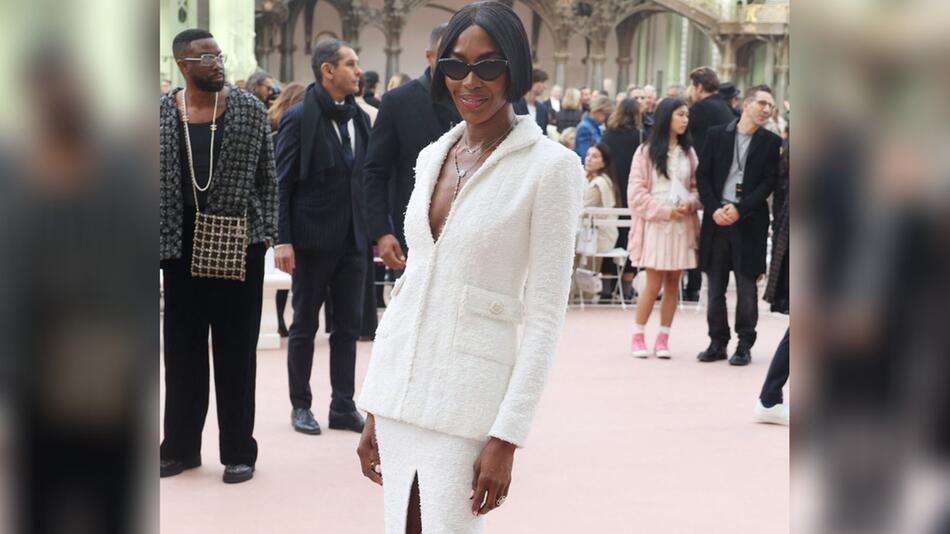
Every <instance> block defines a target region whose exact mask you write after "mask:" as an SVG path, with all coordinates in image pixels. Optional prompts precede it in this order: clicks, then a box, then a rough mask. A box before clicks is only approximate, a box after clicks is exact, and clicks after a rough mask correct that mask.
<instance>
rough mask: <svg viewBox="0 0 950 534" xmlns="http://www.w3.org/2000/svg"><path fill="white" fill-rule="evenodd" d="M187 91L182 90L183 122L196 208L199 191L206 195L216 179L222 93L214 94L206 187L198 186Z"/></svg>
mask: <svg viewBox="0 0 950 534" xmlns="http://www.w3.org/2000/svg"><path fill="white" fill-rule="evenodd" d="M185 91H187V89H182V90H181V121H182V122H183V123H185V146H186V147H187V148H188V169H189V170H190V171H191V183H192V185H193V186H194V189H193V190H192V192H193V193H194V195H195V206H197V205H198V191H201V192H202V193H204V192H205V191H207V190H208V189H210V188H211V180H212V179H213V178H214V132H215V131H216V130H217V129H218V124H217V122H218V95H220V94H221V93H220V91H219V92H217V93H215V94H214V110H213V111H212V112H211V153H210V154H209V155H208V183H207V184H205V186H204V187H201V186H200V185H198V177H197V175H196V174H195V160H194V156H193V155H192V150H191V135H189V133H188V124H189V123H188V98H187V95H186V94H185Z"/></svg>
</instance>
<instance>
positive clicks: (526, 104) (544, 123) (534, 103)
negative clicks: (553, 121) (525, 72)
mask: <svg viewBox="0 0 950 534" xmlns="http://www.w3.org/2000/svg"><path fill="white" fill-rule="evenodd" d="M547 81H548V74H547V73H546V72H544V71H543V70H541V69H534V70H533V71H532V72H531V89H530V90H529V91H528V92H527V93H525V95H524V97H523V98H522V99H521V100H519V101H517V102H515V103H514V109H515V114H517V115H531V118H532V119H534V121H535V122H536V123H538V127H540V128H541V132H542V133H544V134H545V135H547V133H548V119H549V116H548V107H547V105H545V103H544V102H543V101H542V100H541V95H542V94H544V90H545V89H546V87H545V85H546V84H547Z"/></svg>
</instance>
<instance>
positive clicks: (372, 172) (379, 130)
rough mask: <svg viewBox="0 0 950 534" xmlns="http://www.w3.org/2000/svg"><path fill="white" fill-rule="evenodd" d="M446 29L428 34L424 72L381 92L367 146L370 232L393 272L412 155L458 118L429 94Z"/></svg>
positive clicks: (401, 252) (402, 243)
mask: <svg viewBox="0 0 950 534" xmlns="http://www.w3.org/2000/svg"><path fill="white" fill-rule="evenodd" d="M446 28H447V25H446V24H440V25H439V26H436V27H435V28H434V29H433V30H432V33H431V34H430V35H429V47H428V49H427V50H426V52H425V54H426V60H427V61H428V62H429V67H428V68H427V69H426V71H425V73H423V75H422V76H420V77H418V78H416V79H415V80H413V81H411V82H409V83H407V84H405V85H403V86H400V87H397V88H396V89H393V90H392V91H387V92H386V94H384V95H383V100H382V105H381V106H380V108H379V115H377V116H376V123H375V125H374V126H373V135H372V136H370V141H369V149H367V154H366V166H365V169H364V172H365V176H366V181H365V191H364V192H365V195H366V212H367V217H368V219H369V232H370V236H371V237H372V238H373V239H375V240H376V242H377V245H378V246H379V255H380V258H382V260H383V263H385V264H386V266H387V267H389V268H390V269H394V270H397V271H399V270H402V269H404V268H405V267H406V253H407V252H408V250H407V247H406V237H405V234H404V233H403V221H404V219H405V214H406V206H407V205H408V204H409V196H410V195H411V194H412V188H413V187H414V186H415V183H416V176H415V166H416V158H417V157H418V156H419V152H421V151H422V149H423V148H425V147H426V146H427V145H429V144H430V143H432V142H433V141H435V140H436V139H438V138H439V137H441V136H442V134H444V133H445V132H447V131H449V129H450V128H451V127H452V126H454V125H455V124H457V123H459V122H461V120H462V119H461V118H460V117H459V114H458V111H457V110H456V109H455V105H454V104H453V103H452V101H451V100H450V99H446V100H444V101H440V102H433V101H432V95H431V94H430V93H429V87H430V84H431V82H432V73H433V72H436V60H437V59H438V50H439V42H440V41H441V39H442V35H443V34H444V33H445V29H446Z"/></svg>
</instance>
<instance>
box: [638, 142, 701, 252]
mask: <svg viewBox="0 0 950 534" xmlns="http://www.w3.org/2000/svg"><path fill="white" fill-rule="evenodd" d="M689 162H690V168H691V169H690V170H691V172H690V177H689V204H690V206H691V207H692V209H693V212H692V213H691V214H690V215H689V217H688V221H689V226H690V232H689V245H690V248H693V249H698V248H699V215H697V213H696V212H697V211H698V210H700V209H702V207H703V204H702V202H700V200H699V191H698V190H697V189H696V167H697V165H698V164H699V160H698V158H697V157H696V151H695V150H693V149H692V148H691V149H689ZM652 187H653V161H652V160H651V159H650V152H649V145H647V144H642V145H640V147H639V148H637V151H636V152H635V153H634V154H633V163H632V164H631V165H630V178H629V180H628V184H627V205H628V206H630V219H631V220H630V235H629V237H628V239H627V250H628V251H629V252H630V263H632V264H633V265H634V266H637V265H639V262H640V258H641V257H643V229H644V225H645V223H646V221H665V220H669V218H670V213H671V212H672V211H673V207H672V206H670V205H668V204H663V203H661V202H658V201H657V200H656V199H654V198H653V196H652V195H651V194H650V190H651V189H652Z"/></svg>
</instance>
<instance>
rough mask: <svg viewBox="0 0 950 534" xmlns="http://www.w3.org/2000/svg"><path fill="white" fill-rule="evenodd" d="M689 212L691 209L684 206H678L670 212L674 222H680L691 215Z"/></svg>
mask: <svg viewBox="0 0 950 534" xmlns="http://www.w3.org/2000/svg"><path fill="white" fill-rule="evenodd" d="M688 210H689V208H687V207H686V206H684V205H682V204H677V205H676V207H674V208H673V210H672V211H670V219H671V220H674V221H678V220H680V219H682V218H683V217H686V216H687V215H688V214H689V211H688Z"/></svg>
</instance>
